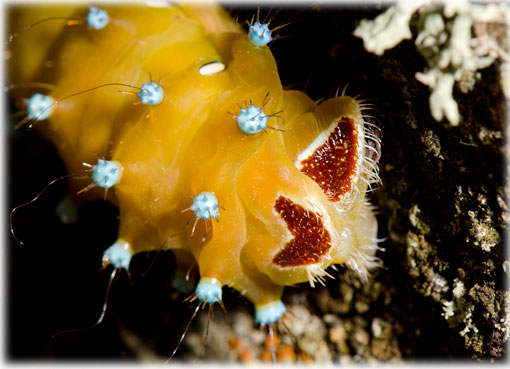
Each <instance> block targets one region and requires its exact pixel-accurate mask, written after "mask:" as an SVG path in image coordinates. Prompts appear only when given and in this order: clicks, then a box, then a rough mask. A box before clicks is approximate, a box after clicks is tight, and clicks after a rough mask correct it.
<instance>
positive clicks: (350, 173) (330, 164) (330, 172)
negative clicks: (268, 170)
mask: <svg viewBox="0 0 510 369" xmlns="http://www.w3.org/2000/svg"><path fill="white" fill-rule="evenodd" d="M357 161H358V131H357V130H356V126H355V125H354V121H353V120H352V119H351V118H347V117H344V118H342V119H340V122H338V124H337V126H336V128H335V130H334V131H333V132H331V134H330V135H329V137H328V139H327V140H326V142H324V144H322V145H321V146H320V147H318V148H317V150H315V151H314V152H313V154H311V155H310V156H309V157H308V158H306V159H304V160H302V161H301V165H302V166H303V167H302V168H301V172H303V173H305V174H306V175H307V176H308V177H310V178H311V179H313V180H314V181H315V182H316V183H317V184H318V185H319V186H320V188H321V189H322V191H323V192H324V193H325V194H326V196H327V197H328V198H329V200H330V201H334V202H335V201H338V200H340V197H341V196H342V195H343V194H345V193H347V192H349V191H350V190H351V185H352V181H353V179H354V177H355V176H356V162H357Z"/></svg>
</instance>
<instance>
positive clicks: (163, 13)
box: [9, 4, 379, 325]
mask: <svg viewBox="0 0 510 369" xmlns="http://www.w3.org/2000/svg"><path fill="white" fill-rule="evenodd" d="M91 9H92V8H91ZM96 9H101V10H102V11H105V12H106V14H107V16H108V18H107V24H105V25H104V27H101V28H100V27H93V26H86V25H83V26H80V25H77V26H73V27H70V26H65V24H64V25H62V23H61V24H58V23H55V22H47V23H46V24H44V26H43V25H41V27H42V32H44V33H45V34H46V35H47V37H50V38H51V39H52V40H54V42H53V46H52V47H51V48H50V49H49V51H46V54H45V53H44V52H45V50H41V49H38V50H37V55H36V58H38V60H41V58H43V59H45V60H46V61H49V63H46V65H47V66H48V67H46V68H45V70H44V71H43V73H39V72H37V71H36V68H35V67H34V65H33V64H32V62H31V61H30V58H29V59H28V60H27V61H26V62H25V61H23V60H24V59H23V60H22V61H20V62H19V65H17V66H14V65H12V64H11V65H10V66H9V68H10V70H12V71H13V73H12V74H10V75H11V79H13V80H12V81H11V82H12V83H17V82H24V81H26V80H27V78H32V80H33V81H34V80H35V81H37V82H43V83H47V84H51V85H52V86H53V88H52V89H51V91H49V95H48V98H50V97H51V99H52V100H51V101H56V102H57V103H55V104H54V105H52V108H51V114H48V115H47V116H45V117H44V118H45V120H44V121H38V122H37V123H36V124H34V127H35V128H36V129H38V130H39V131H40V132H41V134H42V135H44V136H45V137H46V138H48V139H49V140H50V141H51V142H53V144H54V145H55V147H56V148H57V149H58V151H59V152H60V155H61V156H62V158H63V160H64V162H65V165H66V167H67V170H68V171H69V173H80V172H83V165H82V163H98V164H96V165H95V166H94V167H92V169H93V173H92V181H93V183H94V184H96V186H94V188H90V190H87V191H80V190H82V189H83V188H84V187H85V186H87V184H90V179H88V180H73V181H71V182H70V197H71V198H72V199H73V200H74V201H75V202H76V203H82V202H86V201H92V200H97V199H102V198H103V196H104V191H105V190H106V189H109V191H108V194H107V195H108V196H107V197H106V199H107V200H108V201H110V202H112V203H113V204H115V205H116V206H118V208H119V214H120V226H119V232H118V241H117V242H116V243H115V244H114V245H113V246H112V247H111V248H109V249H108V250H107V251H105V255H104V259H105V260H107V261H108V262H109V263H112V264H114V266H115V267H116V268H128V266H129V260H130V259H131V256H132V255H134V254H137V253H141V252H146V251H152V250H173V251H174V252H175V253H176V255H178V257H177V258H176V260H177V263H178V264H179V263H180V264H181V265H180V268H181V270H182V271H183V270H188V269H189V268H190V266H192V264H193V262H196V264H197V265H198V270H199V273H200V281H199V282H198V285H197V286H196V289H195V292H194V296H196V297H197V298H198V299H199V300H200V302H201V303H202V302H203V303H215V302H221V298H222V287H225V286H228V287H230V288H234V289H236V290H237V291H239V292H240V293H241V294H242V295H244V296H245V297H246V298H247V299H249V300H250V301H251V302H252V303H253V304H254V306H255V320H256V321H257V323H260V324H265V325H270V324H273V323H276V322H278V321H279V320H280V319H281V317H282V316H283V315H284V314H285V306H284V304H283V303H282V301H281V298H282V293H283V288H284V286H289V285H294V284H296V283H301V282H309V283H310V284H312V285H314V283H315V282H317V281H318V282H322V281H323V279H324V278H325V277H326V276H328V275H329V274H328V273H327V271H326V269H327V268H328V267H329V266H331V265H333V264H346V265H347V266H351V267H353V268H354V269H356V270H357V271H358V272H359V274H360V276H361V277H366V275H367V272H368V270H369V269H370V268H372V267H374V266H375V265H376V264H377V259H376V258H375V257H374V253H375V251H376V249H377V245H376V241H375V240H376V233H377V222H376V219H375V217H374V215H373V213H372V210H371V208H370V205H369V204H368V203H367V201H366V199H365V194H366V192H367V189H368V188H369V186H370V185H371V184H372V183H373V182H374V181H376V180H377V169H376V167H377V162H376V161H375V160H374V159H373V158H374V155H367V152H368V150H369V149H368V148H367V144H366V141H367V139H368V137H370V139H372V140H378V138H377V137H376V136H375V135H374V134H373V132H372V130H371V127H370V126H368V125H366V124H365V122H364V119H363V107H362V106H361V105H360V103H359V102H358V101H357V100H356V99H354V98H351V97H348V96H339V97H335V98H332V99H330V100H327V101H325V102H323V103H321V104H317V103H315V102H314V101H312V100H311V99H310V98H309V97H307V96H306V94H304V93H302V92H299V91H294V90H284V89H283V87H282V84H281V82H280V79H279V76H278V70H277V66H276V62H275V60H274V58H273V55H272V53H271V51H270V49H269V47H268V46H267V44H268V42H269V41H270V38H271V31H269V28H268V27H267V24H260V22H258V20H257V22H256V23H254V24H252V25H251V27H250V32H249V33H246V32H245V31H243V30H242V27H240V26H239V25H237V24H236V23H235V22H234V21H233V20H231V19H230V17H229V16H228V15H227V14H226V13H225V12H224V11H223V10H222V9H220V8H219V7H218V6H216V5H211V4H207V5H205V4H200V5H197V4H191V5H187V4H181V5H171V6H169V7H168V8H157V9H155V8H151V7H146V6H142V5H139V6H129V7H116V6H112V7H108V6H99V5H98V8H96ZM33 11H36V12H37V10H36V9H33V8H30V9H29V10H26V12H27V13H28V14H24V13H23V14H22V16H21V18H20V19H21V20H20V21H27V20H28V19H33V18H34V14H33ZM53 11H54V10H53ZM65 12H66V13H68V12H69V11H68V10H66V11H65ZM74 13H75V15H74V16H75V17H76V18H80V17H82V18H83V17H85V15H86V14H87V9H85V8H78V9H77V10H76V11H75V12H74ZM39 18H40V17H39ZM102 19H103V21H104V18H102ZM58 27H60V31H59V32H57V28H58ZM23 37H25V35H24V36H23ZM26 37H27V38H28V42H29V41H30V39H31V38H32V39H34V37H35V35H32V36H30V34H29V33H28V32H27V33H26ZM268 37H269V39H268ZM19 39H20V37H18V40H19ZM25 42H27V41H25ZM24 51H26V50H25V47H24V46H19V43H18V42H15V43H13V45H12V53H13V55H16V54H17V53H20V54H21V55H23V52H24ZM41 55H44V57H42V56H41ZM25 64H26V65H25ZM152 76H154V77H155V81H158V82H157V83H156V82H155V81H152ZM148 77H149V78H150V82H149V83H147V79H148ZM114 84H123V85H126V86H142V87H141V88H138V90H134V89H131V88H129V87H122V88H121V91H120V92H119V86H114ZM97 86H103V87H101V88H95V87H97ZM89 89H90V91H89ZM126 90H129V91H126ZM80 91H87V92H85V93H80V94H76V93H77V92H80ZM73 94H76V95H73ZM71 95H73V96H72V97H71V98H65V97H66V96H71ZM135 95H137V96H138V98H137V96H135ZM32 99H33V97H32ZM140 101H141V102H142V104H140V103H139V102H140ZM137 102H138V103H137ZM42 104H43V105H44V106H47V105H48V104H47V101H46V102H44V101H43V102H42ZM45 104H46V105H45ZM39 110H40V106H39ZM47 112H48V113H49V112H50V111H49V109H48V110H47ZM267 127H274V128H275V129H270V130H266V129H265V128H267ZM377 142H378V141H377ZM377 147H379V146H377ZM371 148H372V149H373V145H372V146H371ZM99 158H102V159H99ZM98 160H99V161H98ZM107 164H108V165H109V166H108V165H107ZM113 172H115V173H116V175H113V174H114V173H113ZM87 181H88V182H87ZM181 261H182V262H181ZM181 274H184V273H181Z"/></svg>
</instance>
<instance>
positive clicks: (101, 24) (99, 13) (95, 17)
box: [87, 6, 110, 29]
mask: <svg viewBox="0 0 510 369" xmlns="http://www.w3.org/2000/svg"><path fill="white" fill-rule="evenodd" d="M109 21H110V17H109V16H108V13H107V12H106V11H104V10H102V9H98V8H96V7H94V6H91V7H90V8H89V13H88V14H87V24H88V25H89V26H90V27H92V28H94V29H103V28H105V27H106V26H107V25H108V22H109Z"/></svg>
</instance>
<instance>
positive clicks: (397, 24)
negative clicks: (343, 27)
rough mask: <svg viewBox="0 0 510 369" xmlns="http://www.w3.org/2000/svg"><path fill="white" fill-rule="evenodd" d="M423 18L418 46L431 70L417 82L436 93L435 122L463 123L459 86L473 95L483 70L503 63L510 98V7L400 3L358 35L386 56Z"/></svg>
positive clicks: (432, 98)
mask: <svg viewBox="0 0 510 369" xmlns="http://www.w3.org/2000/svg"><path fill="white" fill-rule="evenodd" d="M415 14H417V17H416V19H417V21H416V28H417V30H418V34H417V36H416V39H415V45H416V47H417V49H418V51H419V52H420V53H421V55H422V56H423V57H424V58H425V60H426V61H427V64H428V68H427V70H426V71H424V72H417V73H416V75H415V77H416V79H417V80H418V81H420V82H421V83H423V84H425V85H427V86H429V87H430V89H431V90H432V92H431V94H430V98H429V106H430V112H431V115H432V117H433V118H434V119H435V120H437V121H441V120H442V119H443V118H446V119H448V121H449V122H450V123H451V124H452V125H457V124H459V122H460V121H461V115H460V112H459V107H458V104H457V102H456V101H455V99H454V97H453V91H454V87H455V84H456V83H457V84H458V86H459V89H460V91H461V92H464V93H467V92H469V91H470V90H471V89H472V88H473V86H474V84H475V82H476V79H477V78H480V74H479V73H478V72H477V71H478V70H481V69H484V68H487V67H488V66H490V65H491V64H492V63H494V62H495V61H496V60H497V61H499V62H501V66H500V83H501V86H502V89H503V92H504V94H505V96H506V97H507V99H510V50H509V46H508V41H509V39H508V31H509V26H510V15H509V14H510V5H509V4H508V3H505V2H502V3H501V4H485V5H481V4H471V3H468V2H467V1H455V2H451V3H448V4H444V5H440V4H438V3H435V2H429V1H415V2H413V1H411V2H409V1H400V2H398V3H397V4H396V5H394V6H391V7H390V8H389V9H388V10H386V12H384V13H383V14H381V15H379V16H378V17H376V18H375V19H374V20H371V21H368V20H363V21H361V22H360V24H359V26H358V27H357V28H356V30H355V31H354V35H355V36H358V37H361V38H362V39H363V41H364V46H365V49H366V50H368V51H370V52H374V53H376V54H377V55H382V54H383V52H384V51H385V50H387V49H390V48H392V47H394V46H395V45H397V44H398V43H399V42H400V41H402V40H404V39H410V38H411V32H410V27H409V23H412V21H411V20H412V18H413V16H414V15H415Z"/></svg>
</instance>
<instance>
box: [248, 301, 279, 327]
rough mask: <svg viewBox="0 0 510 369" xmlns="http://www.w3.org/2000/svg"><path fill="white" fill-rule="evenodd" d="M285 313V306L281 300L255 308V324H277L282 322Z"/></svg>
mask: <svg viewBox="0 0 510 369" xmlns="http://www.w3.org/2000/svg"><path fill="white" fill-rule="evenodd" d="M285 311H286V309H285V305H284V304H283V302H282V301H281V300H277V301H273V302H270V303H268V304H265V305H261V306H257V307H256V308H255V322H256V323H257V324H271V323H276V322H278V321H280V319H281V318H282V316H283V314H285Z"/></svg>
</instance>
